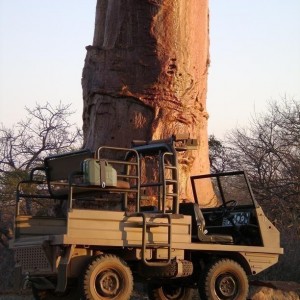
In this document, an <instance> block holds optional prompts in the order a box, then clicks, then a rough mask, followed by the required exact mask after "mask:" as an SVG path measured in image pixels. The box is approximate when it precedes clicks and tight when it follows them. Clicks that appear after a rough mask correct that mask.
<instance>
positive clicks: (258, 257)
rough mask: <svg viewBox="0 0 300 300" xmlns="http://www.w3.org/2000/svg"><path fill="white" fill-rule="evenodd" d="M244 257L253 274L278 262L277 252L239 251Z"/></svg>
mask: <svg viewBox="0 0 300 300" xmlns="http://www.w3.org/2000/svg"><path fill="white" fill-rule="evenodd" d="M240 254H241V255H242V256H243V257H244V258H245V259H246V261H247V263H248V265H249V267H250V269H251V272H252V274H253V275H255V274H258V273H260V272H261V271H263V270H265V269H267V268H269V267H271V266H272V265H274V264H276V263H277V262H278V254H272V253H255V252H240Z"/></svg>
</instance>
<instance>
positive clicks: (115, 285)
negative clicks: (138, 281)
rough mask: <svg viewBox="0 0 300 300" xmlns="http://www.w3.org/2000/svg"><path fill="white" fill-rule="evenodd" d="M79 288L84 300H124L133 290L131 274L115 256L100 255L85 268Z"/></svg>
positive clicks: (125, 265)
mask: <svg viewBox="0 0 300 300" xmlns="http://www.w3.org/2000/svg"><path fill="white" fill-rule="evenodd" d="M81 287H82V298H83V299H85V300H104V299H105V300H108V299H115V300H117V299H122V300H123V299H124V300H126V299H129V298H130V295H131V293H132V290H133V278H132V273H131V270H130V268H129V267H128V266H127V264H126V263H125V262H124V261H123V260H121V259H120V258H118V257H117V256H115V255H108V254H107V255H100V256H97V257H96V258H95V259H94V260H93V261H92V262H91V263H90V264H89V265H88V266H87V268H86V270H85V272H84V274H83V278H82V282H81Z"/></svg>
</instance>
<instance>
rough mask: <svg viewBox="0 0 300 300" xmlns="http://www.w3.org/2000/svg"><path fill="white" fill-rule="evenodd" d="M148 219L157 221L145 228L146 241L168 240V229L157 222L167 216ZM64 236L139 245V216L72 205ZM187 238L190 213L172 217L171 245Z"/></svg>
mask: <svg viewBox="0 0 300 300" xmlns="http://www.w3.org/2000/svg"><path fill="white" fill-rule="evenodd" d="M149 221H151V222H155V223H158V225H157V226H155V225H154V226H151V227H150V228H149V229H148V230H147V242H150V243H164V242H167V238H168V229H167V227H166V226H159V223H166V222H167V220H166V219H164V218H155V219H152V218H151V220H150V219H149ZM66 238H67V239H71V240H73V241H74V244H77V245H78V244H82V245H104V246H105V245H107V246H129V247H130V246H141V243H142V217H126V216H125V214H124V212H115V211H93V210H77V209H76V210H75V209H74V210H73V211H71V212H69V213H68V224H67V234H66ZM54 242H55V241H54ZM190 242H191V218H190V216H184V217H183V218H179V219H175V218H174V219H172V243H173V245H174V246H175V244H176V243H190Z"/></svg>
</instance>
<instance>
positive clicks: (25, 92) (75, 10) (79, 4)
mask: <svg viewBox="0 0 300 300" xmlns="http://www.w3.org/2000/svg"><path fill="white" fill-rule="evenodd" d="M209 5H210V59H211V66H210V69H209V79H208V94H207V110H208V113H209V116H210V117H209V121H208V129H209V133H210V134H214V135H215V136H216V137H219V138H223V137H224V135H225V134H226V133H227V132H229V131H230V130H232V129H234V128H236V127H245V126H247V124H248V123H249V121H250V119H251V116H253V115H254V114H255V113H261V112H263V111H264V110H265V109H266V106H267V103H268V102H269V101H271V100H280V99H281V98H282V97H284V96H287V97H288V98H294V99H295V100H297V101H300V18H299V15H300V0H286V1H282V0H272V1H271V0H210V1H209ZM95 8H96V0H43V1H41V0H26V1H24V0H0V123H3V124H4V125H5V126H7V127H10V126H13V124H15V123H16V122H18V121H19V120H21V119H24V118H25V117H26V111H25V110H24V107H25V106H27V107H34V106H35V104H36V103H40V104H42V103H46V102H50V103H52V104H54V105H56V104H58V103H59V101H62V102H63V103H64V104H68V103H72V109H73V110H75V111H76V113H75V114H74V116H73V122H76V123H77V125H78V126H79V127H81V125H82V120H81V115H82V88H81V73H82V68H83V66H84V59H85V55H86V50H85V47H86V46H87V45H90V44H92V40H93V33H94V19H95Z"/></svg>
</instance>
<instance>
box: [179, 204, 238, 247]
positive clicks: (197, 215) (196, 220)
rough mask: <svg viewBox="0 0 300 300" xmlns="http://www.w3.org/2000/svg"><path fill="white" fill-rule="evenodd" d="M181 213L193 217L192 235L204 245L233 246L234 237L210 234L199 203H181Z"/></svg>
mask: <svg viewBox="0 0 300 300" xmlns="http://www.w3.org/2000/svg"><path fill="white" fill-rule="evenodd" d="M179 213H181V214H183V215H189V216H191V217H192V235H193V237H195V238H196V239H198V240H199V241H200V242H203V243H219V244H233V237H232V236H231V235H225V234H209V233H208V231H207V230H206V229H205V219H204V216H203V214H202V211H201V209H200V207H199V205H198V204H197V203H180V205H179Z"/></svg>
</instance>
